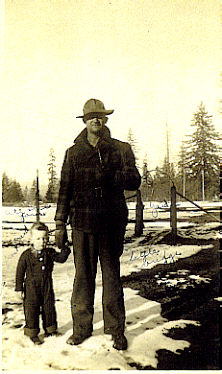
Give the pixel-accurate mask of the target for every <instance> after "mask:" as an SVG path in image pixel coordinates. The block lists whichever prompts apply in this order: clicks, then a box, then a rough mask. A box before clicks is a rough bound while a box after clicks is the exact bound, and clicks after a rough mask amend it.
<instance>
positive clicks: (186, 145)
mask: <svg viewBox="0 0 222 374" xmlns="http://www.w3.org/2000/svg"><path fill="white" fill-rule="evenodd" d="M191 126H192V127H193V128H194V131H193V133H192V135H188V136H187V140H186V141H183V142H182V145H181V149H180V153H179V161H178V162H177V163H172V162H170V161H169V151H168V150H167V152H166V156H165V158H164V160H163V164H162V165H161V166H157V167H156V168H155V169H154V170H149V164H148V160H147V158H146V157H145V159H144V161H143V167H142V173H141V174H142V183H141V187H140V190H141V194H142V200H143V201H151V200H156V201H164V200H170V189H171V186H172V184H174V185H175V186H176V188H177V190H178V191H179V192H180V193H182V194H183V195H184V196H186V197H188V198H189V199H192V200H205V199H208V200H212V199H218V198H219V149H218V146H217V145H216V140H218V139H219V134H218V133H217V132H216V130H215V127H214V125H213V123H212V116H211V115H209V114H208V112H207V111H206V109H205V106H204V105H203V103H201V104H200V105H199V107H198V109H197V111H196V112H195V113H194V115H193V119H192V123H191ZM127 141H128V142H129V143H130V145H131V147H132V148H133V150H134V153H135V157H136V162H137V161H138V159H137V152H138V147H137V142H136V140H135V137H134V135H133V132H132V130H131V129H129V133H128V139H127ZM48 175H49V182H48V188H47V191H46V194H45V196H41V195H40V200H42V201H43V202H52V203H55V202H56V201H57V197H58V191H59V179H58V178H57V174H56V157H55V154H54V150H53V148H51V149H50V153H49V162H48ZM131 195H132V193H131ZM126 196H127V195H126ZM35 198H36V181H35V180H34V181H33V183H32V186H31V187H30V188H28V187H27V186H26V187H25V188H24V189H22V188H21V185H20V184H19V183H18V182H17V181H16V180H15V179H11V178H9V177H8V176H7V175H6V173H5V172H4V173H3V175H2V203H3V204H4V203H14V202H26V203H28V204H32V203H34V202H35Z"/></svg>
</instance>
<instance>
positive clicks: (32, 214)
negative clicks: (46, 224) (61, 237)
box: [6, 204, 51, 223]
mask: <svg viewBox="0 0 222 374" xmlns="http://www.w3.org/2000/svg"><path fill="white" fill-rule="evenodd" d="M49 208H51V205H50V204H49V205H45V206H43V207H40V209H39V214H40V216H45V215H46V212H44V210H45V209H49ZM6 214H7V215H13V214H16V215H18V216H19V217H20V218H21V222H23V223H24V222H25V218H27V217H35V216H36V208H33V207H31V208H28V209H27V211H26V212H25V211H23V210H22V209H21V208H18V209H16V208H14V210H13V212H6Z"/></svg>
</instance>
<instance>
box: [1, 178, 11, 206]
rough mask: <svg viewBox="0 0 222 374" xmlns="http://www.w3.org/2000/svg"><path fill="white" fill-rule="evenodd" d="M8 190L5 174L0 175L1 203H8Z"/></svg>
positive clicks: (8, 182)
mask: <svg viewBox="0 0 222 374" xmlns="http://www.w3.org/2000/svg"><path fill="white" fill-rule="evenodd" d="M9 188H10V181H9V178H8V176H7V175H6V173H5V172H4V173H3V174H2V202H3V203H5V202H7V201H8V191H9Z"/></svg>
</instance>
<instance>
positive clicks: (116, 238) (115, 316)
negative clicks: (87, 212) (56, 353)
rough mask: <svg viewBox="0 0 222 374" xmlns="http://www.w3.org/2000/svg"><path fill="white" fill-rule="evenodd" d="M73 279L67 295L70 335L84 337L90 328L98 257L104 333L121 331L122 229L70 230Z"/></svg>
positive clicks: (122, 321)
mask: <svg viewBox="0 0 222 374" xmlns="http://www.w3.org/2000/svg"><path fill="white" fill-rule="evenodd" d="M72 234H73V252H74V263H75V270H76V273H75V279H74V284H73V293H72V298H71V310H72V318H73V335H74V336H88V335H90V334H91V333H92V330H93V313H94V295H95V279H96V272H97V262H98V258H99V260H100V265H101V270H102V285H103V294H102V304H103V319H104V332H105V333H106V334H112V335H117V334H121V333H123V332H124V327H125V307H124V296H123V289H122V285H121V281H120V261H119V257H120V255H121V254H122V250H123V238H124V232H122V233H118V235H114V234H109V233H104V234H103V233H96V234H89V233H85V232H82V231H79V230H76V229H73V232H72Z"/></svg>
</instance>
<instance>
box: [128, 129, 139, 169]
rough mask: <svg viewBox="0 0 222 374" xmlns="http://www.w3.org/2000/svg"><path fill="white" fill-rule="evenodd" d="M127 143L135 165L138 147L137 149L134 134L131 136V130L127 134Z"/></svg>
mask: <svg viewBox="0 0 222 374" xmlns="http://www.w3.org/2000/svg"><path fill="white" fill-rule="evenodd" d="M127 141H128V143H129V144H130V145H131V147H132V150H133V152H134V156H135V160H136V164H137V161H138V158H137V153H138V147H137V141H136V139H135V137H134V134H133V132H132V129H131V128H130V129H129V132H128V136H127Z"/></svg>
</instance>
